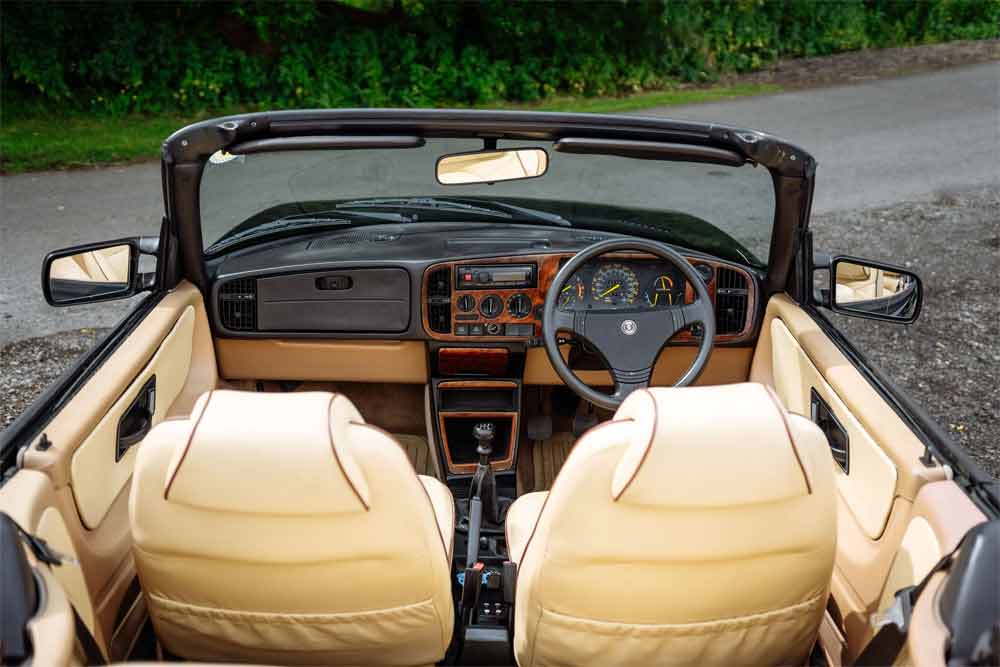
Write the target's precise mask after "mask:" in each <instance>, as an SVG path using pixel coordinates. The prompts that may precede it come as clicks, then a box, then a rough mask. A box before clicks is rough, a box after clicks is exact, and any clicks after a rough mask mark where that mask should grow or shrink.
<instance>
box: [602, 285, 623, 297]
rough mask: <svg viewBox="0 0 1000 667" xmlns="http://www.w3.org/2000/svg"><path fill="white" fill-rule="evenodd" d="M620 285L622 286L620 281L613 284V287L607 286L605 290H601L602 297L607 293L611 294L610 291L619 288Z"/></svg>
mask: <svg viewBox="0 0 1000 667" xmlns="http://www.w3.org/2000/svg"><path fill="white" fill-rule="evenodd" d="M621 286H622V284H621V283H618V284H617V285H615V286H614V287H609V288H608V289H607V290H605V291H604V292H603V293H602V294H601V296H602V297H604V296H607V295H609V294H611V293H612V292H614V291H615V290H616V289H618V288H619V287H621Z"/></svg>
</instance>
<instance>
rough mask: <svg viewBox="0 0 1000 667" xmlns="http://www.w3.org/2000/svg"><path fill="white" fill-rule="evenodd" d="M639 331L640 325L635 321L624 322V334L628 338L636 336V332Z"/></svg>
mask: <svg viewBox="0 0 1000 667" xmlns="http://www.w3.org/2000/svg"><path fill="white" fill-rule="evenodd" d="M638 330H639V325H638V324H636V323H635V320H623V321H622V333H623V334H625V335H626V336H634V335H635V332H636V331H638Z"/></svg>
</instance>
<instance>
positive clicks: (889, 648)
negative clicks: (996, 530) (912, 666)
mask: <svg viewBox="0 0 1000 667" xmlns="http://www.w3.org/2000/svg"><path fill="white" fill-rule="evenodd" d="M964 542H965V538H964V537H963V538H962V539H961V540H960V541H959V543H958V544H957V545H956V546H955V548H954V549H952V550H951V551H950V552H948V553H947V554H945V555H944V556H942V557H941V560H939V561H938V562H937V563H935V564H934V567H932V568H931V570H930V572H928V573H927V575H926V576H925V577H924V578H923V579H921V580H920V582H919V583H917V584H915V585H913V586H907V587H906V588H901V589H899V590H898V591H896V595H895V602H893V603H892V605H891V606H890V607H889V608H888V609H886V610H885V613H884V614H882V618H881V619H880V620H879V623H878V631H877V632H876V633H875V636H874V637H872V638H871V640H870V641H869V642H868V644H867V645H866V646H865V647H864V649H862V651H861V653H860V654H858V657H857V658H855V660H854V663H853V664H854V667H878V666H880V665H881V666H883V667H884V666H885V665H891V664H893V662H895V660H896V658H897V657H899V653H900V651H902V650H903V645H904V644H906V635H907V633H908V632H909V630H910V619H912V617H913V608H914V607H915V606H916V604H917V599H918V598H919V597H920V594H921V593H923V592H924V589H925V588H926V587H927V584H928V582H929V581H930V580H931V577H933V576H934V575H935V574H937V573H938V572H944V571H946V570H948V569H949V568H950V567H951V563H952V561H953V560H954V558H955V554H957V553H958V552H959V550H960V549H961V548H962V544H963V543H964Z"/></svg>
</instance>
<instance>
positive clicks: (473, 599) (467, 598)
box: [462, 561, 486, 611]
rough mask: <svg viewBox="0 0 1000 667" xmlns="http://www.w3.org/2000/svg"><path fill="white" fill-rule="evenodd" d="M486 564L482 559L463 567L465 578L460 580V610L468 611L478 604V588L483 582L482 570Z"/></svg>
mask: <svg viewBox="0 0 1000 667" xmlns="http://www.w3.org/2000/svg"><path fill="white" fill-rule="evenodd" d="M485 569H486V565H485V564H484V563H483V562H482V561H478V562H476V563H473V564H472V566H471V567H467V568H465V578H464V580H463V581H462V611H470V610H472V609H475V608H476V605H477V604H479V590H480V588H481V587H482V582H483V570H485Z"/></svg>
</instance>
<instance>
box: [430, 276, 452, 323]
mask: <svg viewBox="0 0 1000 667" xmlns="http://www.w3.org/2000/svg"><path fill="white" fill-rule="evenodd" d="M427 324H428V325H429V326H430V328H431V331H434V332H436V333H444V334H446V333H451V269H450V268H448V267H445V268H443V269H438V270H436V271H432V272H431V273H429V274H428V275H427Z"/></svg>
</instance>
